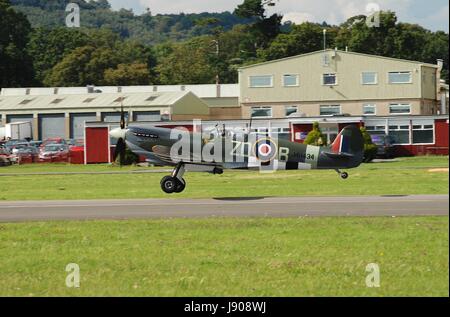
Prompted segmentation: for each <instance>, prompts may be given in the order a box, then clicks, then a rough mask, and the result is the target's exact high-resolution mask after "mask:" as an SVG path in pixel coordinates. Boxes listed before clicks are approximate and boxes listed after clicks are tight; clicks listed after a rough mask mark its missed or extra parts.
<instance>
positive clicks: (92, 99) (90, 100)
mask: <svg viewBox="0 0 450 317" xmlns="http://www.w3.org/2000/svg"><path fill="white" fill-rule="evenodd" d="M94 100H95V98H87V99H85V100H84V101H83V103H90V102H92V101H94Z"/></svg>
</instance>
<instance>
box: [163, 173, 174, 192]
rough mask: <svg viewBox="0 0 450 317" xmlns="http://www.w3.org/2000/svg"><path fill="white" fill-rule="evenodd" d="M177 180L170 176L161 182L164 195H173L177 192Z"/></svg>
mask: <svg viewBox="0 0 450 317" xmlns="http://www.w3.org/2000/svg"><path fill="white" fill-rule="evenodd" d="M177 184H178V182H177V179H176V178H174V177H172V176H166V177H164V178H163V179H162V180H161V189H162V190H163V192H165V193H166V194H172V193H175V192H176V190H177Z"/></svg>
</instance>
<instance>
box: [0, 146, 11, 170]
mask: <svg viewBox="0 0 450 317" xmlns="http://www.w3.org/2000/svg"><path fill="white" fill-rule="evenodd" d="M11 164H12V161H11V153H10V152H9V151H8V150H7V149H6V148H5V147H0V166H9V165H11Z"/></svg>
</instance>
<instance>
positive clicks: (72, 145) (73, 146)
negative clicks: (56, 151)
mask: <svg viewBox="0 0 450 317" xmlns="http://www.w3.org/2000/svg"><path fill="white" fill-rule="evenodd" d="M67 145H69V149H70V150H71V151H72V150H84V140H74V139H70V140H67Z"/></svg>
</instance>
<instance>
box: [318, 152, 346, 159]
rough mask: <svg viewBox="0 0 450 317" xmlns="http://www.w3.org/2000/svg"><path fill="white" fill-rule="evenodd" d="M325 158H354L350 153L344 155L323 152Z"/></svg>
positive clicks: (341, 153) (343, 153)
mask: <svg viewBox="0 0 450 317" xmlns="http://www.w3.org/2000/svg"><path fill="white" fill-rule="evenodd" d="M323 153H324V154H325V155H326V156H328V157H331V158H352V157H354V155H353V154H351V153H345V152H339V153H334V152H323Z"/></svg>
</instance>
